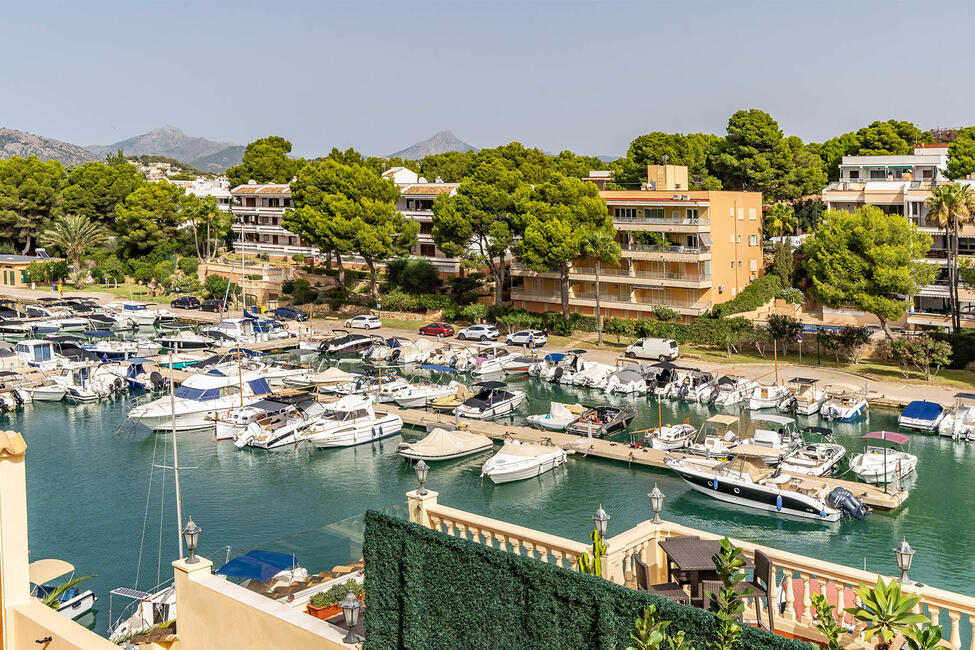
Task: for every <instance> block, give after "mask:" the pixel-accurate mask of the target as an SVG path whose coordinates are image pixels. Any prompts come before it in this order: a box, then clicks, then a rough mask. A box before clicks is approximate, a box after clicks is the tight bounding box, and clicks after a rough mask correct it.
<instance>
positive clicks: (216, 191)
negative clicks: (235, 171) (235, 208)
mask: <svg viewBox="0 0 975 650" xmlns="http://www.w3.org/2000/svg"><path fill="white" fill-rule="evenodd" d="M169 182H170V183H172V184H173V185H179V186H180V187H182V188H183V191H184V192H186V193H187V194H191V195H193V196H198V197H200V198H204V197H208V196H209V197H212V198H213V200H214V201H216V202H217V207H218V208H219V209H221V210H223V211H224V212H230V204H231V202H232V201H233V195H232V194H231V193H230V181H228V180H227V179H226V178H212V179H211V178H197V179H194V180H192V181H173V180H171V181H169Z"/></svg>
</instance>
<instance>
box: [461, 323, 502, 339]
mask: <svg viewBox="0 0 975 650" xmlns="http://www.w3.org/2000/svg"><path fill="white" fill-rule="evenodd" d="M499 336H501V333H500V332H499V331H498V328H497V327H495V326H494V325H488V324H487V323H485V324H482V325H471V326H470V327H465V328H464V329H462V330H460V331H459V332H457V338H459V339H460V340H461V341H466V340H471V341H488V340H491V341H496V340H497V339H498V337H499Z"/></svg>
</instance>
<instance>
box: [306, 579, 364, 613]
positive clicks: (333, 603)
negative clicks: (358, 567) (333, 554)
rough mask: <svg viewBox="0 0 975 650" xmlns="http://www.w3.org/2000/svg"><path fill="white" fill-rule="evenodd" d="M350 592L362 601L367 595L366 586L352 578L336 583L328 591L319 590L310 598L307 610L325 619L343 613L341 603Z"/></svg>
mask: <svg viewBox="0 0 975 650" xmlns="http://www.w3.org/2000/svg"><path fill="white" fill-rule="evenodd" d="M349 594H352V595H354V596H355V597H356V598H358V599H359V600H360V601H361V600H362V599H363V597H364V596H365V595H366V591H365V588H364V587H363V586H362V585H361V584H359V583H358V582H356V581H355V580H352V579H351V578H350V579H349V580H347V581H345V582H344V583H342V584H340V585H335V586H333V587H332V588H331V589H329V590H328V591H319V592H318V593H317V594H314V595H313V596H312V597H311V598H309V599H308V605H307V611H308V613H309V614H311V615H312V616H314V617H316V618H320V619H322V620H323V621H325V620H328V619H330V618H332V617H334V616H338V615H339V614H341V613H342V606H341V605H339V603H341V602H342V601H343V600H344V599H345V597H346V596H347V595H349Z"/></svg>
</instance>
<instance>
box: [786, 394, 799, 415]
mask: <svg viewBox="0 0 975 650" xmlns="http://www.w3.org/2000/svg"><path fill="white" fill-rule="evenodd" d="M786 409H787V410H788V411H789V413H792V415H795V414H797V413H798V412H799V400H797V399H796V398H795V397H793V398H792V399H791V400H789V405H788V406H787V407H786Z"/></svg>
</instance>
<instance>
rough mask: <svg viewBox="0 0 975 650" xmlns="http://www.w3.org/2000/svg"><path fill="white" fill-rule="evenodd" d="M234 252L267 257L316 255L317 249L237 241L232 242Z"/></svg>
mask: <svg viewBox="0 0 975 650" xmlns="http://www.w3.org/2000/svg"><path fill="white" fill-rule="evenodd" d="M234 250H237V251H240V252H242V253H250V254H259V253H267V254H268V255H287V256H291V255H298V254H301V255H318V252H319V251H318V249H317V248H315V247H314V246H288V245H284V244H270V243H265V242H249V241H240V240H237V241H235V242H234Z"/></svg>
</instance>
